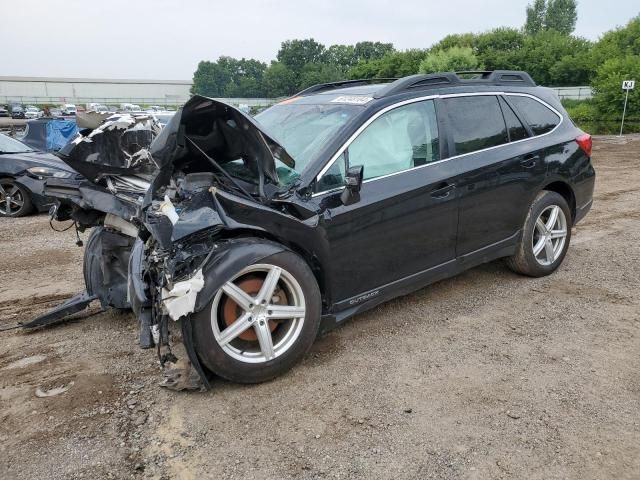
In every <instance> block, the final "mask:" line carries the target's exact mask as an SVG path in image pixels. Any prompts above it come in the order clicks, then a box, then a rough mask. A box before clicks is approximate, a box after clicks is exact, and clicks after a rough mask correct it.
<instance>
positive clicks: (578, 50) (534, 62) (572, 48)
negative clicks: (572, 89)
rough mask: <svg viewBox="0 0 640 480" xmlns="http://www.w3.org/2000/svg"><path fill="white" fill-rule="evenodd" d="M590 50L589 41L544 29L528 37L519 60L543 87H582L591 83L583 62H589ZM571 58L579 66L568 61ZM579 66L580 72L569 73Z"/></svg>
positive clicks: (587, 69)
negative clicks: (581, 85)
mask: <svg viewBox="0 0 640 480" xmlns="http://www.w3.org/2000/svg"><path fill="white" fill-rule="evenodd" d="M590 49H591V42H589V41H588V40H585V39H583V38H579V37H572V36H568V35H564V34H562V33H560V32H557V31H555V30H543V31H541V32H538V33H536V34H535V35H528V36H526V37H525V41H524V44H523V46H522V49H521V50H520V53H519V55H518V58H519V62H520V65H521V66H522V69H523V70H526V71H527V72H529V74H531V76H532V77H533V79H534V80H535V81H536V83H538V84H540V85H546V86H563V85H579V84H585V83H588V81H589V76H590V69H589V68H588V67H587V66H585V65H584V64H583V63H584V62H588V61H589V60H588V55H589V52H590ZM572 56H575V57H576V58H578V60H576V62H577V63H575V62H572V61H570V59H567V58H566V57H572ZM580 59H581V60H580ZM559 63H560V65H561V66H558V64H559ZM576 65H577V66H578V67H579V68H578V69H577V71H573V70H568V68H569V67H574V66H576ZM563 69H564V70H563Z"/></svg>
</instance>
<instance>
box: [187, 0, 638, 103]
mask: <svg viewBox="0 0 640 480" xmlns="http://www.w3.org/2000/svg"><path fill="white" fill-rule="evenodd" d="M576 20H577V9H576V1H575V0H535V1H534V3H533V4H531V5H529V6H528V7H527V9H526V20H525V23H524V25H523V27H522V28H520V29H517V28H509V27H499V28H495V29H493V30H490V31H487V32H482V33H463V34H452V35H447V36H446V37H444V38H443V39H441V40H440V41H439V42H437V43H435V44H434V45H431V46H430V47H429V48H425V49H417V48H416V49H408V50H396V49H395V48H394V46H393V44H391V43H381V42H371V41H366V42H358V43H356V44H355V45H331V46H328V47H327V46H325V45H323V44H321V43H319V42H317V41H316V40H314V39H312V38H309V39H294V40H287V41H285V42H282V44H281V47H280V49H279V50H278V53H277V56H276V59H275V60H273V61H271V63H270V64H269V65H267V64H266V63H264V62H260V61H258V60H255V59H245V58H242V59H235V58H232V57H227V56H222V57H220V58H218V60H217V61H213V62H212V61H202V62H200V63H199V65H198V68H197V70H196V72H195V73H194V78H193V87H192V93H198V94H203V95H207V96H212V97H282V96H288V95H292V94H294V93H296V92H297V91H300V90H302V89H304V88H306V87H308V86H311V85H314V84H317V83H324V82H331V81H337V80H342V79H357V78H399V77H403V76H406V75H411V74H415V73H419V72H421V73H432V72H437V71H460V70H495V69H503V70H525V71H527V72H529V73H530V74H531V76H532V77H533V78H534V80H535V81H536V83H538V84H540V85H545V86H576V85H593V87H594V89H595V90H596V91H597V92H600V100H601V101H602V106H603V107H602V108H603V109H604V110H606V109H610V110H613V109H617V104H616V105H615V106H611V105H613V104H615V102H613V103H611V101H612V100H613V96H615V95H618V93H619V85H617V82H618V80H619V78H618V77H619V76H620V75H622V73H621V72H622V71H624V75H631V76H630V77H629V78H633V76H634V75H635V76H636V78H637V79H638V80H640V16H637V17H635V18H633V19H631V20H630V22H629V23H628V24H627V25H626V26H624V27H620V28H616V29H614V30H611V31H609V32H606V33H605V34H603V36H602V37H601V38H600V39H599V40H598V41H596V42H591V41H589V40H587V39H584V38H582V37H578V36H575V35H573V31H574V28H575V24H576ZM614 87H615V88H614ZM605 91H611V93H610V95H609V96H608V97H607V95H604V92H605ZM636 97H638V96H636ZM616 98H617V97H616ZM635 101H640V100H639V99H637V98H634V102H635ZM607 102H609V104H610V105H608V106H607V105H605V104H606V103H607ZM631 106H632V107H633V105H631ZM639 107H640V105H639Z"/></svg>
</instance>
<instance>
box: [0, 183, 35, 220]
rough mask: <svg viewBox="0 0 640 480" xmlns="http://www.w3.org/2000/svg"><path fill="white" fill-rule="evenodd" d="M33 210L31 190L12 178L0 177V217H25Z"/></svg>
mask: <svg viewBox="0 0 640 480" xmlns="http://www.w3.org/2000/svg"><path fill="white" fill-rule="evenodd" d="M32 211H33V204H32V202H31V196H30V194H29V191H28V190H27V189H26V188H24V187H23V186H22V185H20V184H18V183H16V182H15V181H14V180H13V179H12V178H0V217H23V216H25V215H28V214H29V213H31V212H32Z"/></svg>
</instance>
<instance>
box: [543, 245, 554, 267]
mask: <svg viewBox="0 0 640 480" xmlns="http://www.w3.org/2000/svg"><path fill="white" fill-rule="evenodd" d="M544 252H545V255H546V256H547V262H549V263H553V260H554V259H553V257H554V253H553V243H552V242H551V239H548V240H547V241H545V242H544Z"/></svg>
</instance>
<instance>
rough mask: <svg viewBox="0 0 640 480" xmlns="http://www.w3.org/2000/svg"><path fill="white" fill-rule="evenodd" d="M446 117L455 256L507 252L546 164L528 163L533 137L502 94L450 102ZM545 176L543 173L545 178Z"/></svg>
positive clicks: (447, 100) (531, 160) (445, 102)
mask: <svg viewBox="0 0 640 480" xmlns="http://www.w3.org/2000/svg"><path fill="white" fill-rule="evenodd" d="M442 103H443V105H444V107H445V109H446V111H447V122H448V125H447V132H448V141H449V150H450V152H452V155H453V156H452V158H451V159H450V161H451V162H457V163H458V166H459V167H460V169H461V171H462V172H463V173H462V174H461V175H460V176H459V178H457V179H456V185H457V187H458V195H459V224H458V237H457V242H456V253H457V256H458V258H459V259H461V261H463V262H464V261H466V260H468V259H469V260H470V259H471V257H474V256H478V257H480V260H482V255H483V252H484V251H487V253H489V252H488V250H489V249H491V251H492V252H493V251H494V249H500V248H508V247H509V246H510V245H512V244H513V242H514V241H515V239H516V238H517V234H518V232H519V229H520V228H521V226H522V220H523V218H522V215H521V211H522V206H523V205H524V203H526V202H527V201H528V200H527V199H528V196H526V197H525V196H524V193H525V191H526V190H528V189H530V188H531V187H532V180H533V179H534V178H537V177H539V176H540V168H544V167H543V163H542V162H541V161H540V160H539V159H538V158H535V155H534V156H532V157H531V158H529V156H528V153H527V148H528V146H527V145H526V144H527V143H528V142H524V141H522V140H525V139H527V138H528V137H529V131H528V130H527V129H526V128H525V127H524V125H523V124H522V123H521V122H520V120H519V119H518V118H517V117H516V116H515V114H514V113H513V111H512V110H510V109H508V108H510V107H508V105H507V104H506V103H504V101H503V100H502V99H501V98H500V95H498V94H481V95H466V96H452V97H449V98H444V99H443V100H442ZM542 175H544V171H543V172H542Z"/></svg>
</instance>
